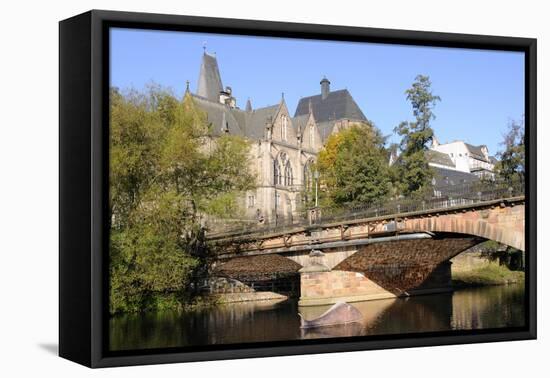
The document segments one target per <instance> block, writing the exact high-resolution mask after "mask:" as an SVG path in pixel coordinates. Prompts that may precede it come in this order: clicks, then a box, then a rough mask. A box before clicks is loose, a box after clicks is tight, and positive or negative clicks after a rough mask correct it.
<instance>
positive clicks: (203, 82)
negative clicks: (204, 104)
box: [197, 51, 223, 101]
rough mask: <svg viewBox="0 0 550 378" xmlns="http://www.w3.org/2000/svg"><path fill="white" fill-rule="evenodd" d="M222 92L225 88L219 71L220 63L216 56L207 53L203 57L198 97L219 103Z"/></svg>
mask: <svg viewBox="0 0 550 378" xmlns="http://www.w3.org/2000/svg"><path fill="white" fill-rule="evenodd" d="M222 90H223V86H222V79H221V76H220V70H219V69H218V61H217V60H216V57H215V56H213V55H210V54H208V53H207V52H206V51H205V52H204V54H203V55H202V63H201V70H200V73H199V87H198V90H197V95H199V96H201V97H204V98H206V99H208V100H210V101H218V99H219V96H220V91H222Z"/></svg>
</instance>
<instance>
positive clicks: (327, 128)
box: [317, 121, 334, 143]
mask: <svg viewBox="0 0 550 378" xmlns="http://www.w3.org/2000/svg"><path fill="white" fill-rule="evenodd" d="M317 128H318V129H319V134H320V135H321V140H322V141H323V143H325V142H326V141H327V138H328V137H329V136H330V134H332V129H333V128H334V121H325V122H320V123H318V124H317Z"/></svg>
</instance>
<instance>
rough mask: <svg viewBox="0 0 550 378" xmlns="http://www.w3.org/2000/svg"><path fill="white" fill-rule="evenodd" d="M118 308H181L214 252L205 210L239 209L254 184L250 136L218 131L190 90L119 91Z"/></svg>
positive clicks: (114, 233)
mask: <svg viewBox="0 0 550 378" xmlns="http://www.w3.org/2000/svg"><path fill="white" fill-rule="evenodd" d="M110 100H111V112H110V177H109V180H110V213H111V217H110V219H111V235H110V236H111V237H110V311H111V313H116V312H129V311H141V310H147V309H161V308H167V307H169V308H178V307H180V308H181V307H183V306H185V305H186V304H189V303H191V302H192V301H193V300H194V295H195V294H196V292H195V291H194V290H191V289H190V288H192V287H196V285H192V284H193V283H196V282H194V281H195V280H196V279H197V278H198V277H200V276H203V275H204V274H205V273H206V272H207V270H208V266H209V263H210V262H211V260H212V253H211V252H212V251H211V250H210V249H209V247H208V246H207V244H206V241H205V237H204V229H203V227H202V226H201V224H203V221H204V219H205V218H208V217H212V216H214V217H220V216H232V215H234V214H235V212H237V211H238V210H239V208H238V206H237V198H238V196H239V195H240V194H242V192H243V191H245V190H248V189H250V188H251V185H252V183H253V182H254V179H253V176H252V175H251V174H250V172H249V170H248V167H249V162H248V151H249V148H248V147H249V146H248V143H247V142H246V141H245V140H243V139H241V138H237V137H234V136H228V135H227V136H221V137H218V138H215V139H213V138H211V137H210V135H211V132H210V128H209V125H208V123H207V121H206V116H205V114H204V113H203V112H201V111H200V110H199V109H198V108H197V107H196V106H195V104H194V102H193V99H192V97H191V96H189V95H186V96H185V98H184V100H183V101H178V100H177V99H176V98H175V97H174V96H173V95H172V94H171V93H169V92H168V91H165V90H163V89H162V88H159V87H154V86H153V87H151V88H149V89H148V91H147V92H146V93H138V92H135V91H133V92H129V93H128V94H126V95H122V94H121V93H120V92H119V91H118V90H114V89H113V90H112V91H111V98H110Z"/></svg>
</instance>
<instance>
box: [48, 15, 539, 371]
mask: <svg viewBox="0 0 550 378" xmlns="http://www.w3.org/2000/svg"><path fill="white" fill-rule="evenodd" d="M59 62H60V63H59V73H60V75H59V77H60V82H59V86H60V99H59V104H60V105H59V106H60V108H59V114H60V121H59V124H60V151H59V155H60V156H59V159H60V163H59V164H60V193H59V199H60V210H59V211H60V231H59V232H60V234H59V240H60V247H59V254H60V256H59V264H60V269H59V272H60V273H59V274H60V276H59V300H60V306H59V354H60V356H62V357H64V358H67V359H69V360H72V361H75V362H78V363H80V364H83V365H86V366H89V367H108V366H118V365H136V364H155V363H168V362H185V361H200V360H217V359H231V358H245V357H263V356H277V355H293V354H307V353H325V352H345V351H355V350H369V349H382V348H404V347H415V346H431V345H447V344H458V343H477V342H494V341H505V340H525V339H534V338H536V40H535V39H527V38H514V37H497V36H484V35H465V34H448V33H435V32H418V31H403V30H385V29H372V28H358V27H344V26H333V25H311V24H296V23H281V22H268V21H251V20H236V19H223V18H203V17H188V16H175V15H159V14H145V13H126V12H112V11H97V10H94V11H90V12H87V13H84V14H81V15H78V16H75V17H73V18H70V19H67V20H64V21H61V22H60V56H59ZM228 84H229V85H228Z"/></svg>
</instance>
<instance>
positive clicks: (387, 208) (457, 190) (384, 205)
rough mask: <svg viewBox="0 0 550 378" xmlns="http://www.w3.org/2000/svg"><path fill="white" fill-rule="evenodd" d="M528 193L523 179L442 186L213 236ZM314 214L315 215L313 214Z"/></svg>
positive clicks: (226, 228) (217, 230) (232, 227)
mask: <svg viewBox="0 0 550 378" xmlns="http://www.w3.org/2000/svg"><path fill="white" fill-rule="evenodd" d="M524 193H525V185H524V183H523V182H505V181H490V182H473V183H463V184H458V185H449V186H439V187H437V188H435V189H434V191H433V194H432V195H430V196H427V197H423V198H397V199H391V200H386V201H378V202H370V203H365V204H362V205H360V206H338V207H336V206H335V207H319V208H316V209H308V210H306V211H302V212H299V213H298V214H295V215H294V216H293V217H292V219H288V218H287V219H264V220H263V221H262V222H258V220H247V221H246V222H241V223H240V224H236V223H233V224H225V225H222V224H217V225H214V224H212V225H211V226H212V227H211V228H210V230H209V234H210V236H211V237H216V235H220V236H222V234H225V235H227V234H232V235H234V236H236V235H238V234H250V233H257V234H266V233H272V232H284V231H286V230H290V229H293V228H296V227H305V226H314V225H316V224H321V223H323V224H326V223H331V222H337V221H341V220H356V219H366V218H376V217H385V216H391V215H395V216H396V217H397V216H399V215H400V214H404V213H411V212H418V211H429V210H437V209H442V210H443V209H448V208H452V207H455V206H465V205H473V204H476V203H482V202H488V201H494V200H499V199H506V198H511V197H518V196H522V195H524ZM312 214H313V216H312Z"/></svg>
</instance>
